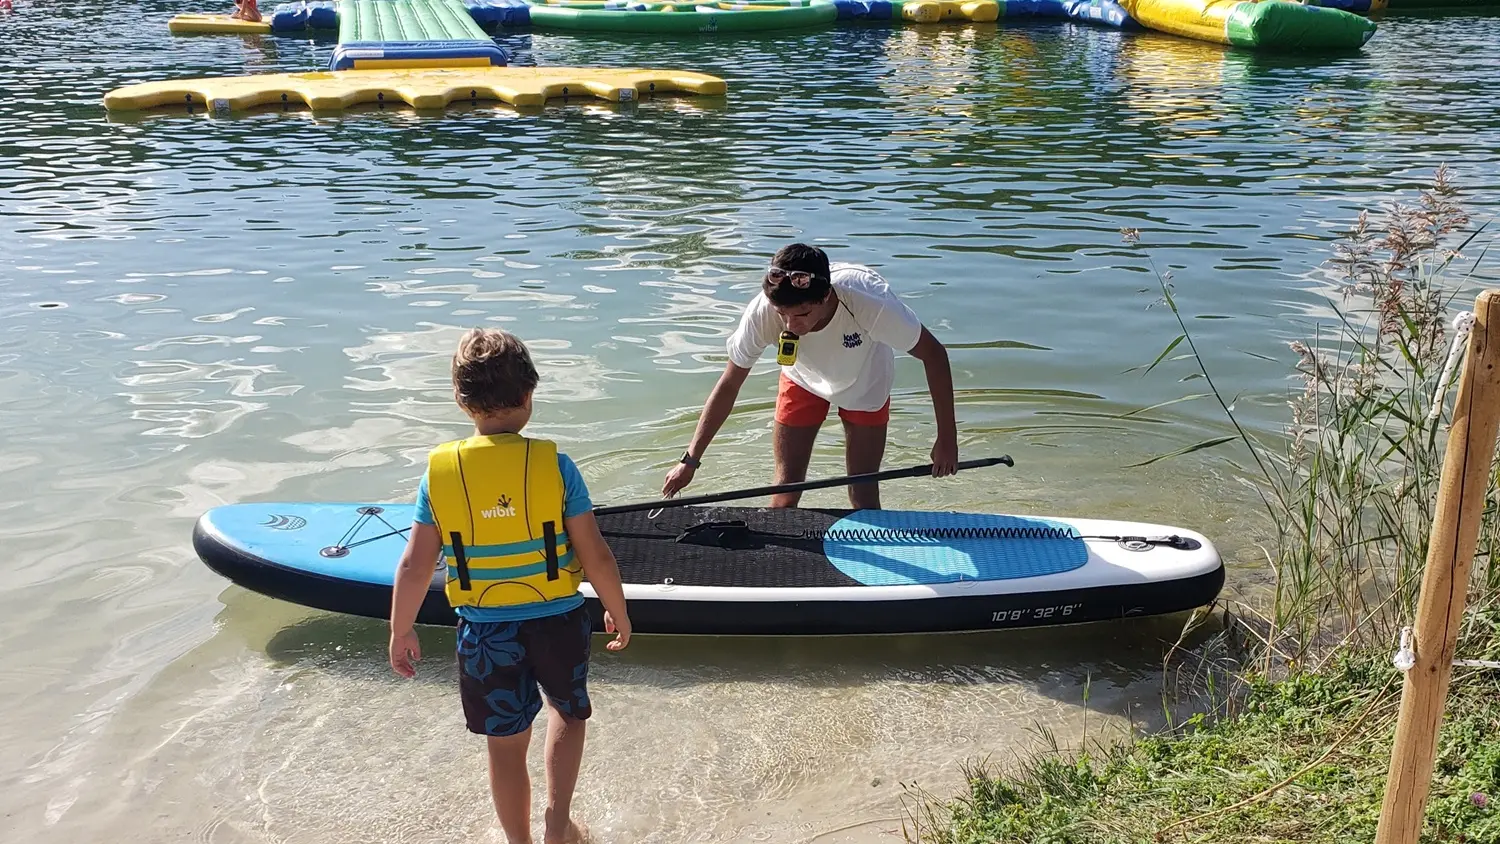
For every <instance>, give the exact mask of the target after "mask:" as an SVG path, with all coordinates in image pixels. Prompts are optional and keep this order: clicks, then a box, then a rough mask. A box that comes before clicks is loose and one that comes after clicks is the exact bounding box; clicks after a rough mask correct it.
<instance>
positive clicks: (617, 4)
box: [531, 0, 838, 34]
mask: <svg viewBox="0 0 1500 844" xmlns="http://www.w3.org/2000/svg"><path fill="white" fill-rule="evenodd" d="M837 17H838V9H837V8H836V7H835V6H834V3H833V0H794V2H784V3H776V2H772V3H760V2H755V3H743V2H734V3H729V2H707V3H694V2H691V0H689V1H688V2H681V3H676V2H652V3H644V2H625V1H624V0H602V2H601V1H600V0H560V2H547V3H536V4H534V5H532V7H531V25H532V26H533V27H534V28H536V29H557V30H574V31H585V32H645V33H659V34H677V33H708V32H770V31H774V30H787V29H805V28H811V27H820V26H827V25H829V24H831V23H833V22H834V20H835V19H836V18H837Z"/></svg>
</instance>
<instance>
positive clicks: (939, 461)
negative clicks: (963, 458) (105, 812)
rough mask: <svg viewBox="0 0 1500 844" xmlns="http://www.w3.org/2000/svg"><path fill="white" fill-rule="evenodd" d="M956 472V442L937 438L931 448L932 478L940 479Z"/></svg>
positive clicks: (945, 438) (947, 438) (950, 439)
mask: <svg viewBox="0 0 1500 844" xmlns="http://www.w3.org/2000/svg"><path fill="white" fill-rule="evenodd" d="M957 472H958V441H957V440H956V439H952V438H950V437H938V439H937V442H936V443H934V444H933V446H932V476H933V477H934V478H941V477H945V476H947V475H952V474H956V473H957Z"/></svg>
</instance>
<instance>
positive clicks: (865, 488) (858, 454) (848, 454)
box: [844, 420, 889, 510]
mask: <svg viewBox="0 0 1500 844" xmlns="http://www.w3.org/2000/svg"><path fill="white" fill-rule="evenodd" d="M887 427H889V426H887V425H878V426H877V425H854V424H852V423H850V422H849V421H848V420H845V421H844V469H845V470H846V471H847V472H848V473H849V474H851V475H866V474H869V473H870V472H878V471H880V462H881V461H882V460H884V459H885V433H886V429H887ZM849 506H851V507H853V508H854V509H856V510H879V509H880V484H878V483H870V484H850V485H849Z"/></svg>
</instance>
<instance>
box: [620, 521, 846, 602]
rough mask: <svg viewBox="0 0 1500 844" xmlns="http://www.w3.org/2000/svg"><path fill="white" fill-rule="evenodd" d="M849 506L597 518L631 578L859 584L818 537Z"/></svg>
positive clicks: (684, 583)
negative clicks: (827, 554)
mask: <svg viewBox="0 0 1500 844" xmlns="http://www.w3.org/2000/svg"><path fill="white" fill-rule="evenodd" d="M848 513H849V511H848V510H813V509H808V510H803V509H777V510H768V509H761V508H758V507H714V506H709V507H671V508H668V509H665V510H662V511H661V512H659V513H655V514H652V513H650V512H646V511H641V512H635V513H618V514H610V515H604V516H600V517H599V529H600V530H601V531H603V533H604V539H605V541H607V542H608V543H609V546H610V548H611V549H612V550H613V551H614V553H615V558H616V560H617V561H618V562H619V565H620V579H621V580H623V581H624V582H626V583H666V582H667V580H668V578H670V579H671V582H672V583H673V584H674V585H677V586H740V587H761V588H791V587H798V588H806V587H809V586H859V585H860V583H859V582H858V581H856V580H854V579H853V578H850V577H849V576H847V575H845V574H844V573H843V572H841V571H839V570H838V569H837V568H834V566H833V564H832V563H830V562H828V558H827V557H825V556H823V541H822V540H821V539H816V538H813V539H808V538H804V537H805V535H806V534H808V533H811V534H814V535H817V534H820V533H821V532H822V531H825V530H827V529H828V528H829V527H831V526H832V525H833V524H834V523H835V522H837V521H838V520H839V519H840V518H842V517H843V516H845V515H847V514H848Z"/></svg>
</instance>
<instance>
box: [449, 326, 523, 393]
mask: <svg viewBox="0 0 1500 844" xmlns="http://www.w3.org/2000/svg"><path fill="white" fill-rule="evenodd" d="M536 383H537V374H536V366H534V365H533V364H532V362H531V353H530V352H529V351H527V350H526V344H525V343H522V342H521V338H519V337H517V336H516V335H514V334H511V333H510V332H509V331H504V330H502V329H499V328H471V329H469V330H468V331H467V332H465V333H464V336H463V337H461V338H459V341H458V350H457V351H455V352H454V353H453V389H454V392H455V393H457V397H458V403H459V404H461V405H463V406H464V408H465V409H467V410H468V411H469V412H470V413H476V414H484V413H497V412H500V411H505V410H514V409H515V408H518V407H521V406H523V405H524V404H525V403H526V396H527V395H529V394H530V393H531V391H532V390H535V389H536Z"/></svg>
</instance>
